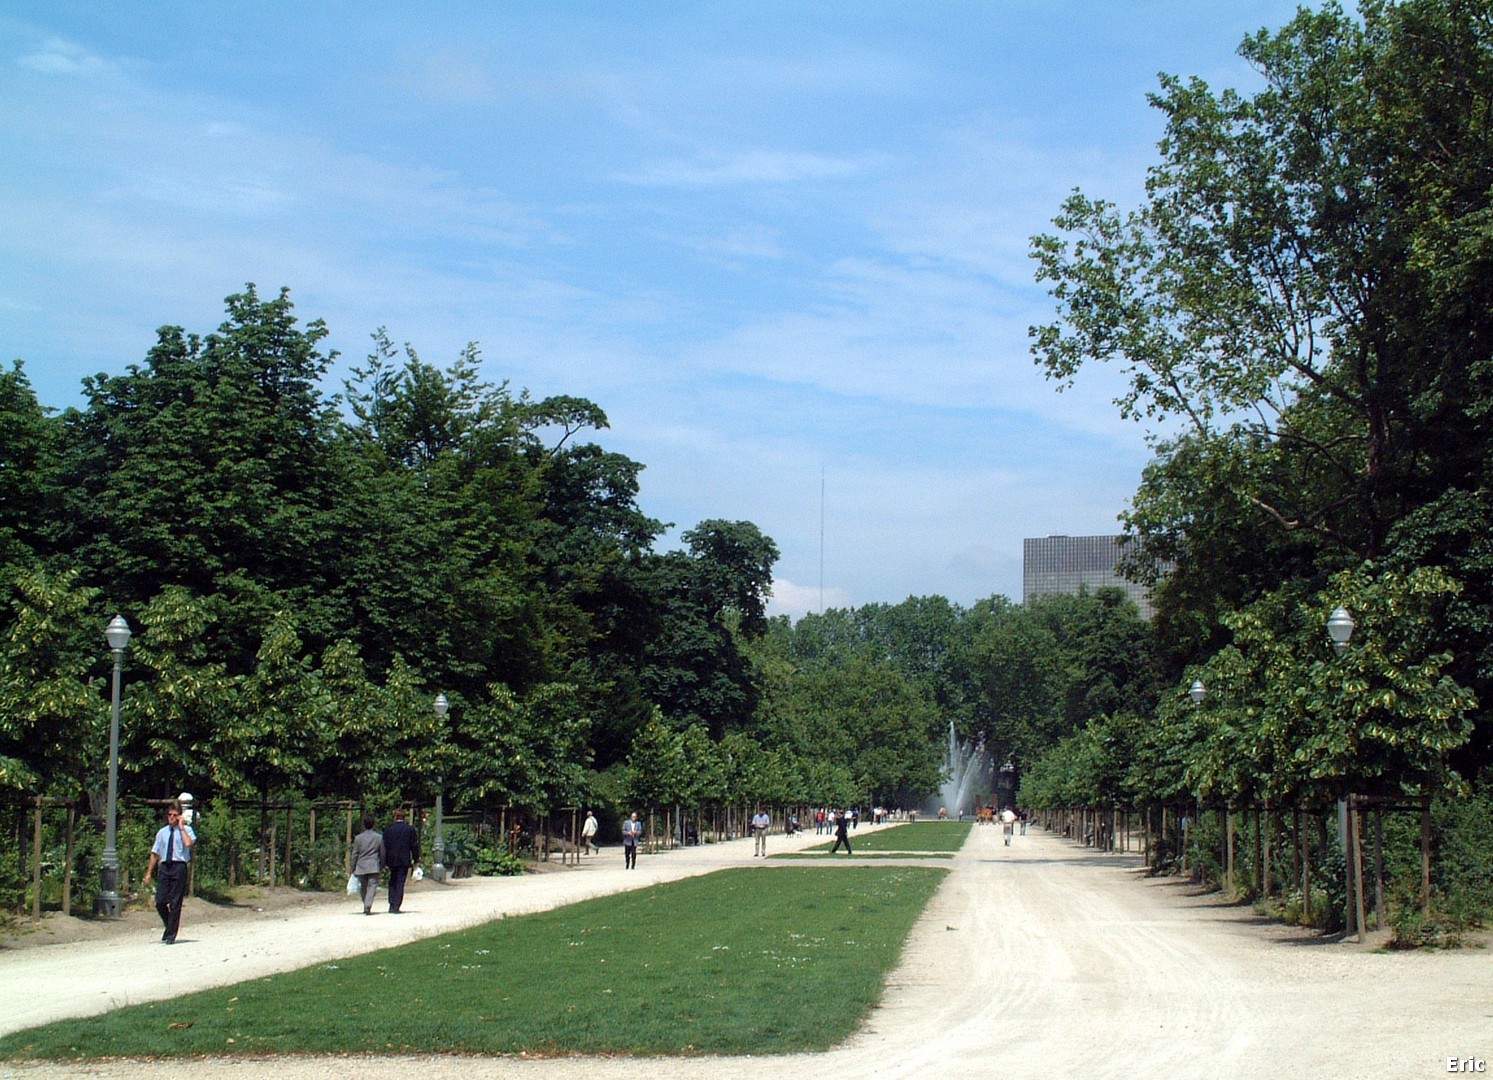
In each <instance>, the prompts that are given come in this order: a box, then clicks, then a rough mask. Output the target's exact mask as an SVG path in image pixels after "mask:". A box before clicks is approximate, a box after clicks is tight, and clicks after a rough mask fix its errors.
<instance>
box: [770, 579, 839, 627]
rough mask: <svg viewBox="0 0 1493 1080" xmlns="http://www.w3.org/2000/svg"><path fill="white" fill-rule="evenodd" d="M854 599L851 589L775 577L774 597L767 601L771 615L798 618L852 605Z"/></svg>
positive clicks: (773, 583)
mask: <svg viewBox="0 0 1493 1080" xmlns="http://www.w3.org/2000/svg"><path fill="white" fill-rule="evenodd" d="M853 603H854V601H853V600H852V599H851V595H850V592H849V590H847V589H842V588H828V587H826V588H823V589H821V588H820V587H819V586H818V585H800V584H798V583H796V582H792V581H789V580H787V579H786V578H773V582H772V598H771V599H770V600H769V601H768V603H767V613H768V614H769V615H787V616H788V617H789V618H790V619H794V620H798V619H801V618H803V617H804V616H805V615H809V614H813V613H817V612H822V611H828V610H829V609H830V608H845V607H850V606H852V604H853Z"/></svg>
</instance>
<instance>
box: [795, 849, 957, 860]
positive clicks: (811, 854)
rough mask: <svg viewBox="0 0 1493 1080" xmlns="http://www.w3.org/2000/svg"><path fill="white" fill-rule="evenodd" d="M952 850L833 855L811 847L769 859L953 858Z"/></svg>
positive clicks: (858, 852) (838, 853)
mask: <svg viewBox="0 0 1493 1080" xmlns="http://www.w3.org/2000/svg"><path fill="white" fill-rule="evenodd" d="M953 857H954V853H953V852H952V851H867V852H861V851H857V852H856V853H855V854H854V855H845V854H843V853H840V852H837V853H835V854H834V855H831V854H830V853H829V852H828V851H818V850H815V849H812V848H811V849H809V850H808V851H780V852H778V854H776V855H769V856H768V858H769V859H818V860H819V861H820V862H823V861H824V860H825V859H834V860H835V861H836V862H839V861H840V860H841V859H851V858H853V859H952V858H953Z"/></svg>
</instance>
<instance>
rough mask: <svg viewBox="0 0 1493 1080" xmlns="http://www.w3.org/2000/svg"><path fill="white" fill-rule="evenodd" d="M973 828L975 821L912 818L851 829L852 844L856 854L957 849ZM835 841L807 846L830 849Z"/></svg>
mask: <svg viewBox="0 0 1493 1080" xmlns="http://www.w3.org/2000/svg"><path fill="white" fill-rule="evenodd" d="M973 828H974V823H973V822H970V821H909V822H906V823H905V824H902V825H893V826H892V827H891V828H890V829H877V830H876V831H875V832H865V833H860V834H859V835H857V834H856V833H854V832H852V833H851V834H850V846H851V848H853V849H854V851H855V853H856V854H857V855H859V854H860V853H861V852H863V851H867V852H870V851H907V852H918V853H920V854H921V853H922V852H925V851H948V852H955V851H958V850H959V849H960V848H962V847H963V846H964V841H965V840H967V839H968V838H969V831H970V830H971V829H973ZM834 843H835V842H834V840H833V839H831V840H827V841H825V842H824V843H823V844H816V845H814V846H813V847H811V848H805V849H804V850H805V851H810V852H814V851H828V850H829V849H830V848H832V847H833V846H834Z"/></svg>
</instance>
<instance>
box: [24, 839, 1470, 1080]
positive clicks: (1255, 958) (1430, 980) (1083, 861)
mask: <svg viewBox="0 0 1493 1080" xmlns="http://www.w3.org/2000/svg"><path fill="white" fill-rule="evenodd" d="M775 839H777V838H775ZM814 840H815V838H814V837H813V835H812V834H810V835H809V836H808V837H806V838H802V840H801V841H800V842H798V843H793V842H785V841H780V842H779V843H778V844H777V845H776V847H777V849H778V850H783V849H784V848H787V847H790V846H793V847H797V846H804V845H806V844H810V843H813V842H814ZM608 858H610V859H611V860H612V861H614V862H620V857H618V856H617V855H616V854H615V852H613V853H610V854H609V856H603V857H601V858H600V859H598V862H597V863H595V864H591V865H588V866H587V867H585V868H584V869H583V870H581V871H579V872H575V873H561V874H546V875H539V876H535V877H530V878H525V879H522V880H512V879H509V880H502V879H498V880H491V881H486V880H478V881H474V882H462V883H460V885H459V886H454V887H451V888H447V889H441V888H440V887H438V886H427V887H425V888H424V889H422V891H421V892H420V894H419V895H418V903H416V902H415V900H416V897H413V896H412V897H411V899H410V901H408V902H407V904H406V907H407V908H409V909H411V913H410V914H409V915H405V916H401V917H397V918H395V917H388V916H382V917H379V918H375V919H364V918H362V917H361V914H360V913H358V912H357V911H355V910H354V909H355V907H356V905H355V904H353V903H352V902H349V903H348V904H347V905H339V906H336V907H327V908H313V909H311V910H307V911H303V912H299V913H290V914H287V915H284V916H279V915H276V916H273V917H269V916H268V913H267V918H266V919H265V920H262V921H255V920H244V919H240V920H236V921H233V922H231V923H230V922H225V923H223V924H222V925H220V926H216V927H211V928H209V927H208V926H205V925H204V926H202V927H201V928H200V936H199V937H196V938H195V939H194V940H193V941H192V942H190V943H189V944H188V945H186V946H184V945H182V944H178V945H177V946H175V947H173V948H170V949H168V948H166V947H163V946H161V945H159V944H155V943H153V942H146V943H140V942H134V941H129V942H125V941H108V942H93V943H86V944H83V945H79V946H73V945H65V946H53V947H48V948H38V949H26V950H19V951H16V952H11V953H7V954H0V976H3V977H0V1028H3V1029H4V1030H14V1029H16V1028H19V1027H24V1026H28V1025H30V1024H34V1023H37V1022H39V1019H38V1017H39V1018H40V1019H46V1018H48V1017H49V1016H52V1015H62V1014H64V1013H68V1014H78V1013H81V1012H90V1011H98V1009H100V1008H107V1007H110V1003H111V1002H119V1003H123V1002H124V1001H126V1000H128V1001H137V1000H144V999H145V998H147V997H153V996H161V995H162V994H163V993H168V992H179V991H182V990H186V989H193V988H196V987H198V986H206V985H212V984H215V983H221V982H227V981H230V980H236V979H241V978H245V977H249V976H252V975H254V974H259V973H262V972H266V971H272V970H279V969H281V968H283V967H287V966H293V965H299V964H305V963H312V962H315V961H318V960H321V959H330V958H333V957H335V956H339V955H346V954H348V953H350V952H353V951H361V949H362V948H366V947H381V946H382V945H385V944H393V943H394V942H395V941H397V940H408V939H409V938H410V937H414V936H419V935H422V934H425V933H436V932H440V931H443V930H446V929H450V928H452V927H455V926H459V925H470V924H471V923H474V922H478V921H481V920H482V919H485V918H492V917H496V916H497V915H499V914H503V913H513V914H516V913H519V912H521V911H528V910H537V909H539V908H541V907H550V906H555V905H557V904H561V903H568V902H570V901H572V900H577V899H582V898H584V897H587V896H595V895H603V894H606V893H609V892H614V891H617V890H618V889H621V888H626V887H629V886H633V887H636V886H639V885H642V884H646V883H651V882H654V881H661V880H671V879H674V878H677V877H684V876H689V875H690V874H695V873H705V872H708V871H709V870H711V869H715V868H717V867H720V866H725V865H750V864H752V859H751V858H750V855H749V849H748V848H747V846H746V844H745V843H740V842H738V843H734V844H727V845H713V846H707V847H704V848H696V849H690V850H689V851H687V852H674V853H671V854H668V855H663V856H658V857H656V858H652V859H644V860H643V861H642V866H641V867H640V869H639V870H638V871H636V872H635V873H633V874H627V873H626V872H625V871H623V870H621V868H620V866H614V865H612V862H607V861H603V860H605V859H608ZM1137 864H1138V861H1137V860H1135V859H1134V858H1132V857H1127V856H1115V855H1108V856H1105V855H1097V854H1093V853H1090V852H1087V851H1086V850H1084V849H1082V848H1078V847H1075V846H1073V845H1071V844H1069V843H1067V842H1066V841H1063V840H1061V839H1058V838H1055V837H1051V836H1048V835H1045V834H1040V833H1033V834H1032V835H1028V836H1025V837H1017V838H1016V839H1015V841H1014V843H1013V844H1012V845H1011V846H1010V847H1005V846H1004V845H1002V844H1001V840H1000V835H999V833H998V831H997V830H994V829H979V828H977V829H975V830H974V832H973V834H972V836H971V840H970V842H969V843H968V844H967V845H966V846H965V848H964V850H963V851H962V852H960V854H959V856H958V857H957V858H956V859H955V860H954V861H953V864H952V865H953V867H954V871H955V872H954V873H953V874H951V875H950V876H949V878H948V880H947V881H946V882H945V884H944V885H943V887H942V888H940V890H939V891H938V893H937V894H936V895H935V897H934V899H933V902H932V903H931V905H930V906H929V908H928V910H927V912H926V913H925V915H924V917H923V918H922V919H921V920H920V921H919V923H918V925H917V927H916V928H915V929H914V932H913V935H912V938H911V939H910V941H909V943H908V948H907V950H906V953H905V954H904V959H903V963H902V965H901V966H900V967H899V968H898V970H897V971H896V972H895V973H894V975H893V977H892V980H891V985H890V987H889V989H888V993H887V996H886V998H885V999H884V1001H883V1004H882V1006H881V1007H880V1008H878V1009H877V1010H876V1012H875V1013H874V1014H873V1015H872V1017H871V1020H870V1022H869V1024H868V1025H867V1027H866V1029H864V1030H863V1031H862V1032H861V1033H860V1034H858V1035H856V1036H854V1037H853V1038H851V1039H850V1040H849V1041H848V1042H847V1043H846V1044H844V1045H843V1046H842V1047H840V1048H839V1049H837V1050H834V1051H831V1052H829V1053H826V1054H815V1055H798V1056H792V1057H779V1058H733V1059H729V1060H722V1059H710V1058H695V1059H677V1058H669V1059H648V1060H646V1061H644V1060H629V1059H594V1058H572V1059H563V1060H549V1061H543V1060H539V1061H535V1060H524V1059H467V1058H461V1059H452V1058H420V1059H409V1058H402V1059H398V1060H397V1061H394V1062H388V1063H381V1062H377V1061H361V1062H360V1064H359V1067H360V1068H363V1067H367V1068H371V1069H375V1070H377V1069H383V1068H390V1069H398V1070H413V1071H415V1072H420V1073H426V1074H428V1075H448V1074H456V1073H457V1072H459V1073H460V1074H461V1075H463V1076H477V1077H487V1076H494V1077H531V1076H532V1077H544V1078H551V1077H552V1078H556V1080H559V1078H561V1077H563V1078H566V1080H571V1078H590V1077H596V1078H612V1077H635V1076H644V1075H646V1076H648V1077H650V1078H651V1077H661V1078H676V1077H677V1078H684V1077H690V1078H695V1077H700V1078H707V1077H708V1078H711V1080H719V1078H720V1077H723V1076H729V1077H732V1078H736V1077H747V1078H755V1077H761V1078H767V1077H773V1078H776V1077H783V1076H790V1077H793V1078H794V1080H812V1078H819V1077H824V1078H830V1077H833V1078H836V1080H841V1078H854V1077H919V1078H921V1077H925V1076H933V1075H952V1076H961V1077H1000V1078H1001V1080H1022V1078H1026V1077H1078V1076H1081V1077H1125V1078H1129V1077H1168V1078H1173V1077H1177V1078H1186V1077H1243V1078H1262V1080H1274V1078H1281V1080H1285V1078H1290V1080H1302V1078H1315V1077H1333V1078H1352V1077H1366V1078H1374V1080H1381V1078H1385V1077H1430V1076H1444V1075H1447V1073H1448V1064H1447V1060H1448V1058H1473V1059H1481V1060H1483V1061H1485V1062H1486V1061H1489V1060H1493V957H1490V956H1488V955H1487V953H1486V952H1485V951H1482V950H1464V951H1460V952H1452V953H1429V952H1419V953H1393V954H1388V953H1380V952H1375V951H1373V950H1371V949H1367V948H1363V947H1358V946H1353V945H1341V944H1323V943H1319V942H1318V941H1317V940H1316V939H1315V938H1312V937H1309V936H1305V935H1298V934H1295V933H1294V932H1292V931H1290V930H1287V929H1284V928H1281V927H1277V926H1273V925H1270V924H1265V923H1262V922H1261V921H1260V920H1257V919H1256V918H1255V917H1254V916H1253V915H1252V914H1251V913H1250V912H1249V910H1248V909H1241V908H1237V907H1228V906H1223V905H1220V904H1219V903H1218V902H1217V901H1216V900H1215V899H1213V898H1211V897H1196V896H1192V895H1190V892H1189V890H1188V889H1187V888H1186V887H1185V886H1183V885H1181V884H1178V883H1176V882H1172V881H1166V880H1164V881H1152V880H1149V879H1145V878H1143V877H1141V876H1140V875H1139V874H1138V873H1137V872H1136V866H1137ZM756 865H759V866H761V865H763V864H762V863H761V862H758V863H756ZM192 929H193V930H196V929H197V928H195V927H194V928H192ZM370 930H371V931H373V933H369V931H370ZM186 933H187V932H186V931H185V930H184V935H186ZM364 934H368V937H369V938H370V939H371V941H364V940H360V939H362V938H363V935H364ZM353 941H358V947H357V948H354V947H352V946H351V944H350V943H351V942H353ZM833 1006H834V1003H833V1002H815V1001H804V1002H800V1003H797V1007H800V1008H805V1009H817V1008H832V1007H833ZM347 1068H348V1061H347V1060H346V1059H295V1060H293V1061H289V1060H273V1061H263V1062H255V1061H244V1060H225V1061H221V1062H220V1061H197V1062H192V1063H191V1065H190V1067H189V1068H188V1069H185V1070H181V1071H182V1072H183V1074H184V1075H191V1076H194V1077H204V1078H209V1080H216V1078H223V1080H228V1078H230V1077H231V1078H233V1080H243V1078H245V1077H248V1076H264V1077H269V1076H275V1077H297V1076H304V1077H311V1076H343V1075H346V1073H347ZM158 1072H159V1066H155V1065H149V1064H143V1063H132V1062H119V1063H105V1064H100V1065H95V1066H89V1067H85V1068H81V1069H80V1068H79V1067H77V1066H68V1067H66V1068H58V1067H53V1066H0V1076H8V1075H12V1074H13V1075H15V1076H17V1077H44V1076H45V1077H51V1076H64V1075H66V1076H80V1075H82V1076H108V1077H146V1076H150V1077H154V1076H156V1075H157V1074H158Z"/></svg>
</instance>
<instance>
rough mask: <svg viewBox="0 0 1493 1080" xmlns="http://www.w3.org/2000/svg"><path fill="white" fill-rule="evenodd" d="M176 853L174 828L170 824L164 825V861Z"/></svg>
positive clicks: (169, 859)
mask: <svg viewBox="0 0 1493 1080" xmlns="http://www.w3.org/2000/svg"><path fill="white" fill-rule="evenodd" d="M174 854H176V830H175V829H173V828H172V827H171V826H170V825H167V826H166V861H167V862H170V861H171V856H172V855H174Z"/></svg>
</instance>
